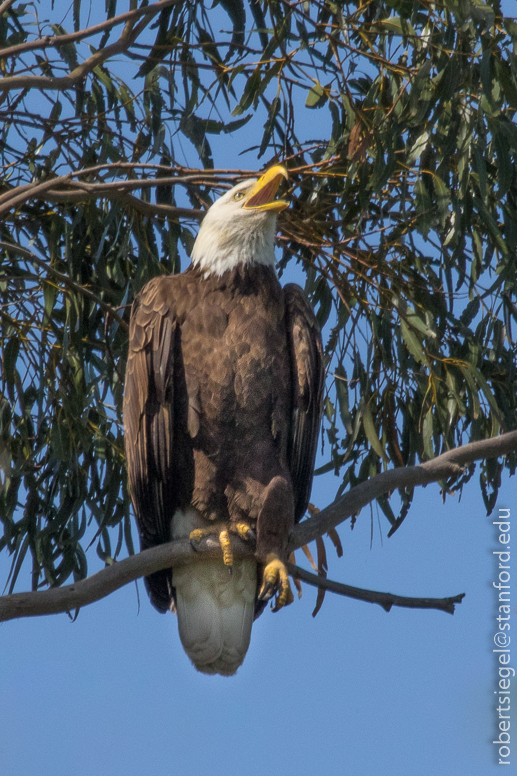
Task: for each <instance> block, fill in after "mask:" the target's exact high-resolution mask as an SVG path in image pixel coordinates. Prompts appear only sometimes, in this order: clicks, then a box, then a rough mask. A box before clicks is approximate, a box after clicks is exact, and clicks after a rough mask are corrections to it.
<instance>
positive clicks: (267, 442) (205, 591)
mask: <svg viewBox="0 0 517 776" xmlns="http://www.w3.org/2000/svg"><path fill="white" fill-rule="evenodd" d="M283 178H287V172H286V170H285V168H284V167H281V166H275V167H272V168H271V169H269V170H268V171H267V172H266V173H265V174H264V175H263V176H262V177H261V178H260V179H259V180H251V181H249V180H248V181H245V182H244V183H240V184H238V185H237V186H235V187H234V188H233V189H231V190H230V191H228V192H227V193H226V194H224V195H223V196H222V197H220V198H219V199H218V200H217V201H216V202H214V204H213V205H212V206H211V207H210V209H209V210H208V211H207V213H206V215H205V218H204V220H203V222H202V224H201V228H200V231H199V234H198V237H197V239H196V242H195V245H194V248H193V251H192V264H191V266H190V267H189V268H188V269H187V270H186V271H185V272H183V273H182V274H179V275H173V276H170V277H157V278H154V279H153V280H151V281H150V282H149V283H148V284H147V285H146V286H145V287H144V288H143V289H142V291H141V292H140V293H139V294H138V295H137V297H136V298H135V301H134V303H133V309H132V313H131V324H130V334H129V354H128V362H127V371H126V383H125V394H124V426H125V445H126V455H127V465H128V474H129V486H130V491H131V496H132V500H133V505H134V509H135V513H136V518H137V522H138V526H139V532H140V539H141V546H142V549H146V548H148V547H153V546H155V545H157V544H161V543H163V542H168V541H170V540H171V539H177V538H180V537H190V539H191V542H192V543H193V545H194V546H195V544H196V543H197V542H198V541H199V540H200V539H201V538H202V537H203V536H207V535H210V534H213V535H215V536H217V537H218V539H219V542H220V544H221V547H222V550H223V558H222V559H218V560H206V559H203V558H202V555H201V554H200V557H199V560H197V559H196V560H194V561H193V562H189V563H188V564H185V565H184V566H178V567H175V568H174V569H166V570H164V571H160V572H157V573H155V574H151V575H150V576H149V577H147V579H146V586H147V589H148V592H149V595H150V598H151V601H152V603H153V604H154V606H155V607H156V608H157V609H158V610H159V611H162V612H164V611H167V610H168V609H171V610H172V611H175V612H176V613H177V615H178V626H179V633H180V638H181V641H182V644H183V647H184V649H185V651H186V652H187V654H188V656H189V657H190V659H191V660H192V662H193V663H194V665H195V667H196V668H197V669H198V670H200V671H203V672H205V673H208V674H222V675H226V676H229V675H232V674H234V673H235V672H236V670H237V668H238V667H239V666H240V665H241V663H242V661H243V660H244V657H245V655H246V652H247V649H248V646H249V642H250V636H251V627H252V623H253V620H254V617H256V616H257V615H258V614H260V613H261V611H262V610H263V608H264V606H265V602H266V601H267V600H268V599H269V598H271V597H273V596H276V602H275V607H274V608H275V609H279V608H281V607H282V606H284V605H286V604H289V603H291V601H292V600H293V596H292V592H291V588H290V586H289V580H288V576H287V569H286V566H285V562H286V560H287V557H286V553H287V540H288V536H289V532H290V530H291V528H292V527H293V525H294V524H295V523H296V522H297V521H299V520H300V519H301V517H302V516H303V514H304V512H305V510H306V508H307V503H308V499H309V494H310V489H311V483H312V473H313V466H314V457H315V451H316V444H317V438H318V433H319V427H320V420H321V405H322V390H323V362H322V346H321V337H320V333H319V329H318V325H317V322H316V319H315V316H314V313H313V311H312V309H311V307H310V304H309V302H308V300H307V298H306V296H305V294H304V292H303V291H302V289H301V288H299V287H298V286H296V285H293V284H289V285H286V286H285V287H284V288H282V287H281V286H280V283H279V282H278V279H277V276H276V273H275V253H274V241H275V234H276V221H277V215H278V213H279V212H280V211H281V210H283V209H284V208H286V207H288V203H287V202H285V201H283V200H279V199H276V194H277V191H278V187H279V185H280V182H281V181H282V179H283ZM232 533H234V534H238V535H240V536H241V537H242V538H243V539H245V540H249V541H255V542H256V559H255V558H244V559H240V560H239V559H234V558H233V556H232V552H231V542H230V534H232ZM228 567H230V570H229V568H228ZM230 572H231V573H230Z"/></svg>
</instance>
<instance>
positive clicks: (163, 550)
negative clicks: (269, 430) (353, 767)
mask: <svg viewBox="0 0 517 776" xmlns="http://www.w3.org/2000/svg"><path fill="white" fill-rule="evenodd" d="M513 450H517V431H512V432H510V433H508V434H503V435H502V436H499V437H494V438H492V439H486V440H481V441H479V442H472V443H470V444H468V445H464V446H463V447H458V448H456V449H455V450H451V451H449V452H447V453H444V454H443V455H440V456H439V457H438V458H435V459H433V460H432V461H428V462H427V463H425V464H422V465H421V466H410V467H407V468H402V467H401V468H400V469H392V470H390V471H388V472H383V473H382V474H378V475H377V476H376V477H373V478H372V479H371V480H368V482H364V483H362V484H361V485H357V486H356V487H355V488H351V490H349V491H348V493H347V494H346V495H345V496H343V497H342V498H340V499H338V500H337V501H335V502H334V503H333V504H330V505H329V506H328V507H326V508H325V509H323V510H322V511H321V512H319V513H318V514H317V515H316V516H315V517H312V518H310V519H309V520H307V521H305V522H304V523H301V524H300V525H297V526H296V527H295V528H294V530H293V531H292V533H291V541H290V544H289V546H290V550H294V549H296V548H297V547H301V546H302V545H303V544H306V543H308V542H310V541H312V540H313V539H316V538H317V537H318V536H322V535H323V534H324V533H326V532H328V531H329V530H330V529H331V528H334V527H335V526H336V525H338V524H339V523H341V522H342V521H343V520H346V518H347V517H350V516H351V515H352V514H355V513H357V512H358V511H359V510H360V509H361V508H362V507H363V506H365V505H366V504H368V503H369V502H370V501H373V500H374V499H376V498H378V497H379V496H381V495H382V494H384V493H387V492H389V491H391V490H395V489H396V488H404V487H414V486H415V485H427V484H428V483H430V482H434V481H436V480H441V479H444V478H445V477H450V476H453V475H456V474H458V473H459V472H460V471H461V469H460V467H461V466H464V465H466V464H470V463H472V462H473V461H477V460H480V459H484V458H496V457H498V456H500V455H505V454H506V453H509V452H512V451H513ZM231 542H232V548H233V551H234V554H235V556H236V557H252V556H253V552H252V550H251V549H250V548H249V547H247V546H246V544H244V543H243V542H242V541H241V540H240V539H238V538H237V537H232V539H231ZM200 552H202V555H203V557H206V558H214V557H218V556H220V554H221V549H220V547H219V545H218V543H217V542H214V540H213V539H204V540H203V541H202V542H201V543H200V545H199V548H198V550H194V549H193V548H192V547H191V545H190V542H189V541H188V539H182V540H179V541H175V542H169V544H162V545H160V546H159V547H153V548H152V549H150V550H145V551H144V552H141V553H139V554H138V555H133V556H131V557H130V558H126V559H125V560H123V561H120V562H119V563H115V564H114V565H112V566H109V567H108V568H106V569H103V570H102V571H98V572H97V573H96V574H93V575H92V576H91V577H88V578H87V579H84V580H81V581H80V582H76V583H75V584H73V585H67V586H65V587H60V588H52V589H50V590H44V591H42V592H35V593H14V594H13V595H7V596H3V597H1V598H0V621H3V620H11V619H14V618H17V617H31V616H36V615H43V614H57V613H58V612H66V611H70V610H72V609H76V608H78V607H81V606H86V605H87V604H90V603H93V602H94V601H98V600H99V599H100V598H103V597H104V596H107V595H109V594H110V593H112V592H113V591H114V590H117V589H118V588H119V587H122V586H123V585H127V584H128V582H132V581H133V580H135V579H137V578H138V577H142V576H147V575H148V574H152V573H153V572H154V571H159V570H160V569H164V568H168V567H169V566H175V565H178V564H180V563H182V564H183V563H189V562H191V561H192V559H194V558H196V557H197V558H199V554H200ZM293 568H294V567H293ZM296 573H298V572H296ZM305 573H308V572H304V574H305ZM311 576H312V575H311ZM316 579H317V580H318V583H317V584H318V586H321V585H322V584H327V583H323V581H322V580H321V579H320V578H319V577H316ZM306 581H308V580H306ZM328 584H333V585H339V583H330V582H329V583H328ZM341 587H342V588H343V587H344V588H346V589H348V590H349V591H350V590H353V591H355V593H356V595H354V596H353V597H361V596H360V595H358V593H361V591H360V590H359V589H358V588H349V587H348V586H347V585H345V586H341ZM329 589H331V588H329ZM336 592H342V590H340V591H338V590H336ZM347 595H348V593H347ZM370 595H371V596H386V598H385V599H384V603H382V602H381V600H377V599H376V598H370V599H365V600H372V601H374V600H375V602H376V603H380V604H381V605H383V606H385V605H387V604H391V605H395V604H396V605H397V606H404V605H406V606H408V605H410V604H408V603H406V604H403V603H400V602H401V601H404V600H405V601H411V600H415V599H404V598H402V597H394V596H391V595H390V594H389V593H379V594H377V593H371V594H370ZM457 599H459V596H455V597H454V598H451V599H444V600H446V601H449V602H450V604H453V603H456V602H459V601H458V600H457ZM424 600H429V601H433V605H432V606H433V608H445V607H439V606H436V605H435V604H436V601H437V600H439V599H424ZM427 606H431V604H427ZM445 611H448V609H447V608H445Z"/></svg>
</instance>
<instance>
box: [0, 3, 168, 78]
mask: <svg viewBox="0 0 517 776" xmlns="http://www.w3.org/2000/svg"><path fill="white" fill-rule="evenodd" d="M178 2H180V0H160V2H158V3H155V4H154V5H152V6H149V7H148V8H147V9H146V10H147V12H148V13H147V14H146V15H145V17H144V18H143V19H142V20H141V21H140V22H139V24H137V25H136V26H135V21H136V20H135V19H130V20H129V21H127V22H126V24H125V27H124V30H123V32H122V34H121V36H120V38H119V39H118V40H117V41H116V42H115V43H112V44H111V46H106V48H103V49H101V50H99V51H96V52H95V53H94V54H92V55H91V57H88V59H85V61H84V62H82V63H81V64H80V65H78V66H77V67H76V68H74V70H72V72H71V73H69V74H68V75H64V76H60V77H57V76H46V75H12V76H7V77H6V78H2V80H1V82H0V89H1V91H2V92H4V93H5V92H7V91H9V90H10V89H42V90H56V91H63V90H64V89H70V88H71V87H73V86H74V85H75V84H76V83H77V82H78V81H80V80H81V79H82V78H84V77H85V76H86V75H87V74H88V73H89V72H91V71H92V70H93V69H94V68H95V67H98V66H99V65H101V64H102V63H103V62H105V61H106V60H107V59H109V58H110V57H112V56H115V55H117V54H121V53H123V52H124V51H127V49H128V48H129V47H130V46H131V45H132V44H133V43H134V42H135V40H136V39H137V38H138V36H139V35H140V33H141V32H142V30H143V29H145V27H147V25H148V24H149V22H150V21H151V19H152V17H153V16H156V14H158V13H160V11H162V10H163V9H164V8H166V7H167V6H169V5H175V4H176V3H178ZM1 56H3V52H2V51H1V50H0V57H1Z"/></svg>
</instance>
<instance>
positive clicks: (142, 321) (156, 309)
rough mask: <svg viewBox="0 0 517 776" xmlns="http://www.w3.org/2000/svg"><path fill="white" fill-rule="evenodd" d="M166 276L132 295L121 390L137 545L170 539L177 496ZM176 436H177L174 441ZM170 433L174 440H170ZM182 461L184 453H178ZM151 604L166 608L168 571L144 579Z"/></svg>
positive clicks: (177, 420)
mask: <svg viewBox="0 0 517 776" xmlns="http://www.w3.org/2000/svg"><path fill="white" fill-rule="evenodd" d="M171 280H172V278H155V279H154V280H152V281H151V282H150V283H148V284H147V285H146V286H145V287H144V289H143V290H142V291H141V292H140V294H138V296H137V297H136V299H135V301H134V303H133V310H132V314H131V324H130V332H129V353H128V362H127V370H126V384H125V392H124V427H125V444H126V456H127V467H128V475H129V487H130V491H131V497H132V500H133V506H134V508H135V513H136V518H137V522H138V527H139V531H140V539H141V545H142V549H146V548H148V547H153V546H155V545H157V544H162V543H163V542H167V541H169V540H170V535H171V534H170V531H171V519H172V516H173V515H174V512H175V511H176V509H177V508H178V506H179V501H180V500H181V487H178V482H180V481H181V477H182V475H185V476H186V477H187V479H188V475H187V473H185V472H182V471H181V470H179V471H178V461H180V460H181V456H179V455H175V454H174V446H175V444H178V442H179V441H180V440H181V438H182V436H183V434H182V429H181V424H182V418H181V415H180V416H179V417H178V412H181V407H182V402H178V401H176V402H175V392H177V390H178V389H179V390H181V389H182V388H183V387H184V386H183V385H182V383H181V379H180V378H181V374H182V368H181V365H180V368H178V364H177V363H176V362H177V357H178V347H177V338H178V334H179V331H178V328H179V327H178V324H177V321H176V319H175V311H174V295H173V294H172V293H171V291H172V285H171V282H170V281H171ZM178 436H179V437H180V440H179V439H178ZM175 437H176V438H175ZM184 458H185V461H188V455H186V456H184ZM146 582H147V587H148V589H149V592H150V594H151V600H152V601H153V603H154V605H155V606H156V607H157V608H158V609H160V610H161V611H164V610H166V609H168V607H169V604H170V598H171V595H172V581H171V572H170V571H168V570H165V571H163V572H157V573H156V574H153V575H151V576H150V577H148V579H147V580H146Z"/></svg>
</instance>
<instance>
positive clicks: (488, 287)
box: [0, 0, 517, 589]
mask: <svg viewBox="0 0 517 776" xmlns="http://www.w3.org/2000/svg"><path fill="white" fill-rule="evenodd" d="M4 6H5V4H4ZM106 8H107V10H106V12H105V14H104V16H101V15H100V12H99V11H98V10H97V12H96V13H98V14H99V16H98V17H97V18H95V19H93V23H92V22H88V24H90V26H87V24H86V19H87V13H88V11H87V9H86V7H83V5H82V4H81V2H80V0H79V1H78V2H75V3H74V4H73V8H72V11H71V15H70V16H66V17H64V18H62V17H60V16H58V14H57V12H56V11H55V10H53V8H52V7H48V6H47V5H45V4H44V3H41V4H35V5H32V4H31V5H28V4H26V3H17V2H13V3H11V4H8V7H6V8H5V10H3V12H2V13H1V15H0V68H1V72H2V76H3V78H2V82H1V83H2V90H1V92H0V217H1V226H0V229H1V232H0V243H1V245H0V256H1V264H0V294H1V302H0V347H1V353H2V355H1V376H0V469H1V470H2V471H3V474H2V475H0V488H1V492H0V521H1V523H2V526H3V536H2V538H0V549H1V548H7V549H8V551H9V552H10V553H12V557H13V564H12V569H11V578H10V587H11V589H12V588H13V587H14V584H15V582H16V577H17V575H18V574H19V572H20V569H21V567H22V564H23V562H24V560H25V559H26V558H30V560H31V563H32V582H33V588H34V589H36V588H38V587H39V586H41V585H58V584H61V583H62V582H63V581H64V580H65V579H67V577H69V576H70V575H71V574H73V575H74V576H75V578H82V577H84V576H85V575H86V573H87V563H86V555H85V548H86V547H87V546H89V544H92V543H94V544H95V545H96V546H97V552H98V553H99V555H100V556H101V558H102V559H103V560H104V561H105V562H107V563H110V562H112V560H113V559H114V558H116V557H117V555H118V554H119V553H120V552H121V550H122V548H123V547H125V548H126V549H127V550H128V551H129V552H130V553H131V552H133V545H132V539H131V526H130V515H129V506H128V504H129V500H128V497H127V491H126V483H125V469H124V453H123V439H122V432H121V401H122V391H123V375H124V369H125V353H126V348H127V321H128V311H129V310H128V306H129V305H130V303H131V301H132V299H133V297H134V294H135V293H136V292H137V291H138V290H139V289H140V288H141V286H142V285H143V283H144V282H146V281H147V280H148V279H149V278H150V277H152V276H154V275H156V274H158V273H162V272H163V273H165V272H167V273H170V272H178V271H180V270H181V267H182V264H184V260H185V256H186V254H188V253H189V251H190V248H191V245H192V241H193V234H194V230H193V229H192V224H193V222H195V221H196V220H197V219H198V218H199V216H200V214H201V213H202V211H203V209H204V208H205V207H206V206H207V204H209V202H210V198H211V197H212V196H213V194H214V193H217V192H218V191H221V190H224V189H225V188H226V187H228V186H230V185H233V184H234V183H235V182H237V180H240V179H242V177H246V176H249V175H252V174H253V170H254V169H256V168H257V167H260V166H266V165H269V164H271V163H273V162H276V161H282V162H283V163H285V164H286V165H287V166H288V168H289V170H290V176H291V188H290V195H291V198H292V202H293V204H292V207H291V208H290V209H289V210H288V211H286V212H285V213H284V214H283V219H282V220H281V221H280V246H281V249H282V258H281V261H280V270H281V272H283V271H289V268H290V267H291V266H292V265H294V264H295V263H298V264H299V266H300V267H301V269H302V270H303V271H304V273H305V276H306V289H307V292H308V293H309V295H310V296H311V299H312V301H313V302H314V304H315V307H316V310H317V314H318V317H319V320H320V322H321V324H322V326H323V328H324V335H325V349H326V357H327V364H328V370H329V375H330V379H329V380H328V385H327V388H328V392H327V396H326V405H325V431H324V444H323V454H324V463H323V464H322V465H321V466H320V469H319V471H320V472H325V471H334V472H335V473H336V474H339V475H340V482H341V485H340V491H339V492H343V491H344V490H345V489H346V488H348V487H349V486H352V485H355V484H357V483H359V482H362V481H364V480H366V479H368V478H369V477H371V476H372V475H373V474H375V473H377V472H379V471H381V470H383V469H386V468H389V467H392V466H406V465H410V464H414V463H418V462H419V461H424V460H427V459H430V458H432V457H434V456H435V455H438V454H440V453H442V452H444V451H446V450H449V449H451V448H453V447H455V446H457V445H459V444H461V443H464V442H467V441H475V440H477V439H483V438H486V437H489V436H493V435H496V434H498V433H499V432H500V431H509V430H511V429H514V428H515V427H516V418H517V398H516V397H517V373H516V336H515V331H516V327H517V300H516V289H517V279H516V255H517V127H516V122H515V113H516V111H517V60H516V53H517V22H515V21H514V20H511V19H508V18H505V17H503V16H502V14H501V11H500V6H499V2H498V0H489V1H488V2H487V3H483V2H481V0H444V2H443V3H442V4H441V5H440V4H430V3H428V2H426V1H424V0H414V2H412V1H410V0H387V1H386V2H362V0H351V1H350V2H341V1H339V2H331V0H324V1H323V2H318V1H316V2H311V3H309V2H301V3H289V2H286V1H285V0H267V2H260V0H250V1H249V2H248V0H246V2H244V0H220V2H219V3H218V4H217V5H214V7H212V8H210V9H209V8H208V7H207V6H206V5H205V4H204V3H202V2H191V3H181V2H177V0H160V2H156V3H150V4H141V6H140V7H136V4H134V3H130V4H128V5H127V6H124V8H121V4H120V2H118V3H117V2H116V0H111V1H110V2H109V3H108V4H107V6H106ZM47 15H48V18H44V17H45V16H47ZM229 147H230V148H231V149H232V154H231V156H230V158H232V159H233V160H234V161H233V162H232V167H231V168H224V169H221V168H218V169H216V166H215V160H216V159H217V160H221V159H222V160H223V163H225V160H226V159H227V158H229V155H228V153H227V149H228V148H229ZM237 154H241V155H242V156H244V157H245V159H246V163H247V166H248V167H249V168H250V169H244V168H243V167H242V166H239V163H238V161H237ZM257 159H258V161H257ZM515 463H516V460H515V456H513V457H512V456H511V455H510V456H508V457H507V458H506V459H505V460H504V461H501V460H500V461H497V460H493V461H488V462H486V463H485V464H483V465H482V467H481V469H480V482H481V487H482V492H483V496H484V498H485V502H486V505H487V508H488V509H490V508H492V507H493V504H494V503H495V498H496V495H497V490H498V487H499V483H500V478H501V474H502V470H503V468H504V466H507V467H508V468H509V470H510V471H512V472H513V470H514V468H515ZM472 472H473V467H471V468H469V470H468V471H466V472H465V474H464V475H463V478H462V479H460V480H458V479H456V480H455V481H450V482H443V483H442V487H443V488H444V492H446V491H447V490H448V489H451V488H458V487H461V485H462V484H463V482H465V481H466V480H467V479H468V478H469V477H470V476H471V475H472ZM411 497H412V492H411V490H407V491H406V490H405V491H402V492H400V504H399V511H398V514H395V512H394V511H393V510H394V507H393V506H392V505H393V500H392V501H391V502H390V500H389V499H388V498H387V497H382V498H380V499H379V503H380V505H381V508H382V509H383V511H384V513H385V514H386V516H387V518H388V520H389V522H390V523H391V526H392V530H394V529H395V528H396V527H397V526H398V525H399V524H400V522H401V520H402V519H403V518H404V516H405V514H406V513H407V510H408V508H409V505H410V503H411Z"/></svg>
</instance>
